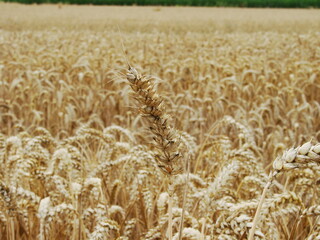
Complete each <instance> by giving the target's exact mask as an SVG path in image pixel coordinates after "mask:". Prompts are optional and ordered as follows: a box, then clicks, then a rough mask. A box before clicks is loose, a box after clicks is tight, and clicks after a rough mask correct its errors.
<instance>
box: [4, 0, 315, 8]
mask: <svg viewBox="0 0 320 240" xmlns="http://www.w3.org/2000/svg"><path fill="white" fill-rule="evenodd" d="M0 1H1V0H0ZM3 1H5V2H20V3H27V4H28V3H59V2H60V3H70V4H93V5H163V6H221V7H222V6H223V7H270V8H309V7H315V8H319V7H320V0H3Z"/></svg>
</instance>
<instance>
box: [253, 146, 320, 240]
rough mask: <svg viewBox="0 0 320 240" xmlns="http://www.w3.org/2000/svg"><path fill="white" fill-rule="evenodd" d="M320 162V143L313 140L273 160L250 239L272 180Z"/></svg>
mask: <svg viewBox="0 0 320 240" xmlns="http://www.w3.org/2000/svg"><path fill="white" fill-rule="evenodd" d="M319 164H320V143H317V144H315V145H312V143H311V141H309V142H306V143H304V144H303V145H301V146H300V147H297V148H290V149H288V150H286V151H285V152H284V153H283V155H282V156H281V157H277V158H276V159H275V160H274V162H273V169H274V171H273V172H271V173H270V176H269V181H268V182H267V184H266V186H265V187H264V189H263V192H262V195H261V198H260V201H259V204H258V207H257V211H256V213H255V216H254V219H253V224H252V228H251V229H250V233H249V238H248V240H253V237H254V232H255V228H256V226H257V224H258V222H259V217H260V213H261V209H262V205H263V203H264V200H265V195H266V192H267V190H268V189H269V188H270V186H271V184H272V181H273V180H274V179H275V177H276V176H277V175H278V174H279V173H280V172H285V171H290V170H292V169H295V168H308V167H310V168H312V167H315V166H317V165H319Z"/></svg>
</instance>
